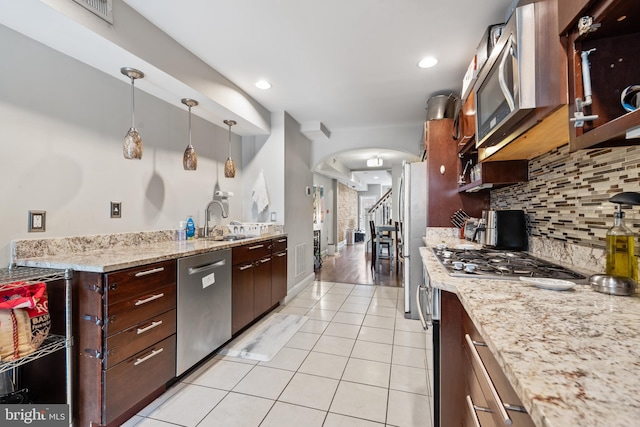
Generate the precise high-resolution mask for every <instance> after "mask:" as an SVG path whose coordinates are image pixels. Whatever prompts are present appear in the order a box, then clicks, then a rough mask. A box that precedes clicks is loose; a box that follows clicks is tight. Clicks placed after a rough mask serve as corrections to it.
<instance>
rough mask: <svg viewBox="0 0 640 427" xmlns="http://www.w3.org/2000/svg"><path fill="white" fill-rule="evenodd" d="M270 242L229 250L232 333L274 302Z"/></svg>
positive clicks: (250, 244)
mask: <svg viewBox="0 0 640 427" xmlns="http://www.w3.org/2000/svg"><path fill="white" fill-rule="evenodd" d="M272 246H273V244H272V241H271V240H265V241H262V242H254V243H249V244H246V245H242V246H236V247H234V248H233V249H232V255H231V260H232V264H233V269H232V291H231V333H232V334H236V333H237V332H239V331H241V330H242V329H243V328H244V327H245V326H247V325H249V324H250V323H251V322H253V321H254V320H255V319H257V318H258V317H259V316H261V315H262V314H264V313H265V312H267V311H268V310H269V309H270V308H271V307H273V305H274V304H273V303H272V301H271V294H272V278H271V276H272V263H273V260H272V255H271V251H272Z"/></svg>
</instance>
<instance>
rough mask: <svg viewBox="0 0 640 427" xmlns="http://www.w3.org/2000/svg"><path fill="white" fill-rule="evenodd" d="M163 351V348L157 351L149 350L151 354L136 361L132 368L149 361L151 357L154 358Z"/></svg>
mask: <svg viewBox="0 0 640 427" xmlns="http://www.w3.org/2000/svg"><path fill="white" fill-rule="evenodd" d="M163 351H164V348H159V349H157V350H151V353H149V354H147V355H146V356H145V357H143V358H141V359H136V361H135V362H134V363H133V366H138V365H139V364H141V363H144V362H146V361H147V360H149V359H151V358H152V357H155V356H157V355H159V354H160V353H162V352H163Z"/></svg>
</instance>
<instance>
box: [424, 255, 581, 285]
mask: <svg viewBox="0 0 640 427" xmlns="http://www.w3.org/2000/svg"><path fill="white" fill-rule="evenodd" d="M433 253H434V254H435V256H436V258H437V259H438V261H440V264H442V266H443V267H444V268H445V270H447V273H449V275H450V276H454V277H470V278H476V279H514V278H518V277H520V276H524V277H544V278H551V279H564V280H571V281H581V280H585V279H586V276H584V275H582V274H580V273H577V272H575V271H572V270H569V269H567V268H565V267H562V266H561V265H558V264H554V263H552V262H549V261H545V260H542V259H540V258H536V257H534V256H532V255H529V254H528V253H526V252H518V251H502V250H494V249H474V250H467V249H450V248H443V249H439V248H433ZM468 264H472V265H471V267H467V265H468ZM474 266H475V267H474Z"/></svg>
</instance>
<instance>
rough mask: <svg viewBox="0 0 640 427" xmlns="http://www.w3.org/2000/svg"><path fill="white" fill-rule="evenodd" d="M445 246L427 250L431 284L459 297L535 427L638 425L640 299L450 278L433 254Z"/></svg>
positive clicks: (424, 250)
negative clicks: (434, 250)
mask: <svg viewBox="0 0 640 427" xmlns="http://www.w3.org/2000/svg"><path fill="white" fill-rule="evenodd" d="M441 240H442V239H432V240H431V241H428V240H426V239H425V243H426V244H427V246H428V247H424V248H421V249H420V252H421V256H422V260H423V263H424V264H425V266H426V268H427V270H428V271H429V276H430V280H431V283H432V284H433V286H434V287H436V288H439V289H442V290H444V291H448V292H453V293H456V294H457V295H458V297H459V299H460V301H461V303H462V305H463V306H464V308H465V310H466V311H467V313H468V315H469V317H470V318H471V320H472V321H473V323H474V324H475V326H476V327H477V329H478V330H479V332H480V333H481V334H482V336H483V338H484V340H485V341H486V342H487V345H488V347H489V349H490V350H491V352H492V353H493V355H494V356H495V358H496V359H497V361H498V363H499V364H500V366H501V367H502V370H503V371H504V373H505V374H506V376H507V378H508V379H509V381H510V382H511V385H512V386H513V388H514V389H515V391H516V393H517V394H518V396H519V397H520V399H521V400H522V402H523V404H524V406H525V407H526V409H527V411H528V412H529V414H530V415H531V417H532V419H533V422H534V423H535V425H536V426H538V427H567V426H590V427H604V426H606V427H612V426H631V425H637V424H638V422H639V421H638V420H640V401H639V400H638V396H640V299H639V298H637V297H620V296H610V295H604V294H600V293H597V292H594V291H592V290H591V288H590V287H589V286H588V285H577V286H576V287H575V288H574V289H573V290H569V291H564V292H558V291H550V290H544V289H538V288H536V287H534V286H533V285H530V284H525V283H524V282H520V281H512V280H487V279H485V280H478V279H476V280H472V279H468V278H464V277H463V278H458V277H451V276H449V275H448V274H447V273H446V271H445V270H444V268H443V267H442V266H441V265H440V263H439V262H438V261H437V259H436V258H435V256H434V255H433V253H432V251H431V247H433V246H435V245H436V244H437V243H440V241H441ZM462 242H463V241H458V240H453V239H449V240H448V241H447V244H448V245H449V246H453V245H454V244H456V243H462ZM464 243H468V242H464Z"/></svg>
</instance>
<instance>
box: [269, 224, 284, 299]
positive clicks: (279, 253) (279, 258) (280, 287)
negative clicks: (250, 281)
mask: <svg viewBox="0 0 640 427" xmlns="http://www.w3.org/2000/svg"><path fill="white" fill-rule="evenodd" d="M287 258H288V256H287V238H286V237H280V238H277V239H273V248H272V266H271V269H272V270H271V305H275V304H278V302H279V301H281V300H282V299H283V298H284V297H286V296H287Z"/></svg>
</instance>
